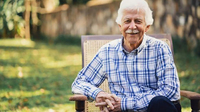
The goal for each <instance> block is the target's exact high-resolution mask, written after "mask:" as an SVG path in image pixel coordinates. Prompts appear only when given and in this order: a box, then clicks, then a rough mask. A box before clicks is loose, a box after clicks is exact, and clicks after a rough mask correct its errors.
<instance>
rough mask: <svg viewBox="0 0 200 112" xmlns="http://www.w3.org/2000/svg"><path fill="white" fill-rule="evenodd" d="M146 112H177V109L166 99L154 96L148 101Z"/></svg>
mask: <svg viewBox="0 0 200 112" xmlns="http://www.w3.org/2000/svg"><path fill="white" fill-rule="evenodd" d="M148 112H177V109H176V107H175V106H174V104H173V103H172V102H171V101H170V100H169V99H168V98H166V97H164V96H156V97H154V98H153V99H152V100H151V101H150V103H149V106H148Z"/></svg>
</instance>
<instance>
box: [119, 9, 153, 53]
mask: <svg viewBox="0 0 200 112" xmlns="http://www.w3.org/2000/svg"><path fill="white" fill-rule="evenodd" d="M149 27H150V26H146V23H145V13H144V11H143V10H125V11H124V13H123V16H122V20H121V25H119V28H120V31H121V33H122V35H123V36H124V43H123V46H124V47H125V49H126V48H127V47H128V49H126V50H129V49H131V50H133V49H136V48H137V47H138V46H139V45H140V44H141V42H142V40H143V35H144V33H145V32H146V31H147V30H148V29H149Z"/></svg>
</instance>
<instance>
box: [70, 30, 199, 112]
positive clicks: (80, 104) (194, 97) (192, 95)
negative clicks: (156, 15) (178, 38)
mask: <svg viewBox="0 0 200 112" xmlns="http://www.w3.org/2000/svg"><path fill="white" fill-rule="evenodd" d="M150 36H152V37H155V38H157V39H167V40H164V41H168V42H169V43H168V45H170V47H171V50H172V53H173V54H174V51H173V43H172V38H171V35H170V34H154V35H150ZM121 37H122V35H84V36H82V37H81V47H82V67H84V66H85V65H86V63H85V61H84V60H85V59H84V58H85V57H84V55H85V54H84V53H85V52H84V49H85V48H84V43H86V42H88V41H91V40H92V41H101V40H108V41H111V40H114V39H119V38H121ZM180 94H181V96H183V97H186V98H188V99H190V103H191V109H192V112H200V94H199V93H196V92H191V91H185V90H181V91H180ZM69 100H70V101H75V109H76V112H85V101H87V97H86V96H84V95H80V94H74V95H73V96H71V97H70V98H69Z"/></svg>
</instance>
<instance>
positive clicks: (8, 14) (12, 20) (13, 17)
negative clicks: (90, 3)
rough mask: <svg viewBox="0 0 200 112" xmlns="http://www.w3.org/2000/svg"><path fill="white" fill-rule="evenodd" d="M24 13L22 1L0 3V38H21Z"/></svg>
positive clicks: (3, 1)
mask: <svg viewBox="0 0 200 112" xmlns="http://www.w3.org/2000/svg"><path fill="white" fill-rule="evenodd" d="M24 11H25V7H24V0H1V1H0V37H14V36H15V35H16V34H18V36H22V34H23V28H24V19H23V18H22V13H23V12H24ZM20 14H21V15H20Z"/></svg>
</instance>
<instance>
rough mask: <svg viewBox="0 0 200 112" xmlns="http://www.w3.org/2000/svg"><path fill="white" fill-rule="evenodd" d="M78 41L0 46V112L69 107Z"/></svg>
mask: <svg viewBox="0 0 200 112" xmlns="http://www.w3.org/2000/svg"><path fill="white" fill-rule="evenodd" d="M72 40H73V39H72ZM79 40H80V39H79ZM0 41H1V40H0ZM78 42H80V41H75V43H76V44H75V43H70V44H65V42H63V43H61V42H59V41H57V42H56V43H53V44H50V43H48V42H44V41H35V46H34V47H26V46H22V47H21V46H20V47H18V46H17V45H16V46H12V45H11V46H9V45H8V44H7V45H6V46H1V45H0V53H1V55H0V110H8V111H16V110H24V109H33V108H38V111H43V109H44V108H46V109H50V108H59V107H62V105H71V104H73V103H74V102H69V100H68V98H69V96H70V95H72V93H71V83H72V81H73V80H74V78H75V77H76V75H77V73H78V72H79V70H80V69H81V61H80V60H81V48H80V45H79V43H78ZM11 44H12V43H11ZM58 105H59V106H58ZM60 105H61V106H60Z"/></svg>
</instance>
